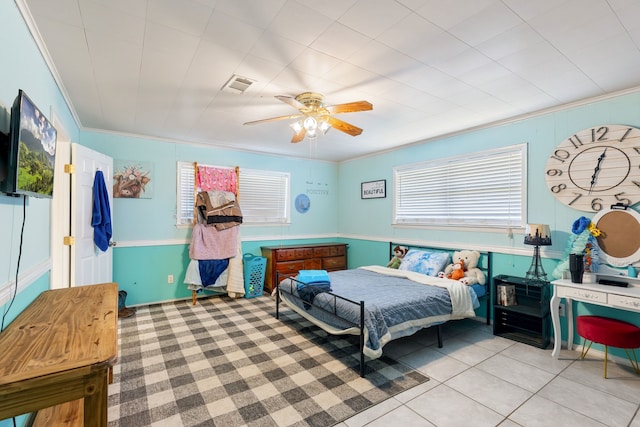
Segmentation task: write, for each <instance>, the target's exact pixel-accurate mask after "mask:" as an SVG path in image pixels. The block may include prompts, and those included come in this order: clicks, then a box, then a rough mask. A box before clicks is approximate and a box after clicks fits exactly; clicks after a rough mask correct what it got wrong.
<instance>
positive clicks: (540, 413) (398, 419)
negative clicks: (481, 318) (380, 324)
mask: <svg viewBox="0 0 640 427" xmlns="http://www.w3.org/2000/svg"><path fill="white" fill-rule="evenodd" d="M443 330H444V335H443V336H444V347H443V348H438V346H437V342H436V336H435V331H434V330H433V329H426V330H423V331H421V332H418V333H417V334H415V335H413V336H411V337H406V338H402V339H400V340H396V341H393V342H391V343H389V344H388V345H387V346H386V347H385V353H387V354H388V355H390V356H391V357H393V358H394V359H396V360H400V361H402V362H404V363H405V364H407V365H409V366H411V367H413V368H415V369H417V370H419V371H420V372H422V373H424V374H426V375H428V376H429V378H430V380H429V381H428V382H426V383H425V384H422V385H420V386H418V387H415V388H413V389H411V390H408V391H406V392H404V393H402V394H399V395H397V396H395V397H394V398H391V399H388V400H386V401H385V402H382V403H380V404H378V405H376V406H374V407H373V408H371V409H369V410H367V411H365V412H361V413H359V414H358V415H356V416H354V417H352V418H350V419H348V420H346V421H344V422H343V423H341V424H339V426H340V427H359V426H369V427H378V426H379V427H388V426H404V427H413V426H417V427H419V426H442V427H445V426H465V427H467V426H473V427H482V426H497V425H500V426H504V427H509V426H527V427H536V426H563V427H570V426H580V427H583V426H631V427H640V414H638V408H639V405H640V376H637V375H635V374H634V373H633V371H632V369H631V367H629V366H627V365H625V364H622V363H621V364H616V363H614V362H613V361H612V360H609V367H608V370H607V376H608V379H606V380H605V379H604V378H603V359H602V356H603V355H602V353H598V352H594V350H593V349H592V350H591V351H590V353H589V355H588V356H587V358H586V359H584V360H580V358H579V356H580V346H578V348H577V350H576V349H574V351H569V350H566V349H563V350H562V352H561V353H560V358H559V360H554V359H553V358H552V357H551V349H550V348H549V349H546V350H542V349H538V348H536V347H532V346H529V345H526V344H522V343H518V342H515V341H511V340H508V339H505V338H502V337H496V336H494V335H493V333H492V327H491V326H487V325H486V324H484V323H481V322H478V321H476V320H460V321H456V322H449V323H448V324H445V325H443Z"/></svg>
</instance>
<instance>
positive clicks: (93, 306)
mask: <svg viewBox="0 0 640 427" xmlns="http://www.w3.org/2000/svg"><path fill="white" fill-rule="evenodd" d="M117 334H118V285H117V284H116V283H105V284H100V285H89V286H80V287H75V288H66V289H56V290H51V291H45V292H43V293H41V294H40V295H39V296H38V297H37V298H36V299H35V300H34V301H33V302H32V303H31V304H30V305H29V306H28V307H27V308H26V309H25V310H24V311H23V312H22V313H20V314H19V315H18V317H17V318H16V319H15V320H14V321H13V322H12V323H11V324H10V325H9V326H8V327H7V329H5V330H4V331H3V332H2V333H1V334H0V420H3V419H6V418H10V417H13V416H16V415H21V414H26V413H30V412H34V411H38V410H39V409H43V408H48V407H51V406H55V405H59V404H63V403H65V402H71V401H74V400H78V399H82V398H84V405H83V409H84V425H85V426H100V427H102V426H105V427H106V426H107V396H108V394H107V383H108V376H109V371H110V368H111V366H113V364H114V363H115V362H116V359H117V356H118V341H117Z"/></svg>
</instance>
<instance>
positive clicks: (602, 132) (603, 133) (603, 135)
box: [576, 126, 631, 148]
mask: <svg viewBox="0 0 640 427" xmlns="http://www.w3.org/2000/svg"><path fill="white" fill-rule="evenodd" d="M629 130H631V129H629ZM607 133H609V128H608V127H607V126H600V127H599V128H598V130H596V128H593V129H591V142H596V141H606V140H607ZM627 133H628V132H627ZM596 136H597V138H596ZM624 136H625V137H626V136H627V135H626V134H625V135H624ZM623 138H624V137H623ZM620 141H622V140H620ZM580 145H582V144H580ZM576 148H578V147H576Z"/></svg>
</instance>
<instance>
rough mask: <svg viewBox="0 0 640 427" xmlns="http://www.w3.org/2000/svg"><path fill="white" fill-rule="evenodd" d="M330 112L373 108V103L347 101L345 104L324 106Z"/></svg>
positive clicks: (338, 112)
mask: <svg viewBox="0 0 640 427" xmlns="http://www.w3.org/2000/svg"><path fill="white" fill-rule="evenodd" d="M325 108H326V110H327V111H328V112H329V113H331V114H340V113H354V112H356V111H368V110H373V105H372V104H371V103H370V102H367V101H356V102H348V103H346V104H338V105H332V106H330V107H325Z"/></svg>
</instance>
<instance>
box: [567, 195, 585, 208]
mask: <svg viewBox="0 0 640 427" xmlns="http://www.w3.org/2000/svg"><path fill="white" fill-rule="evenodd" d="M573 194H575V195H576V198H575V199H573V200H572V201H571V202H569V206H571V205H573V204H574V203H575V202H577V201H578V199H579V198H580V197H582V194H580V193H573Z"/></svg>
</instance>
